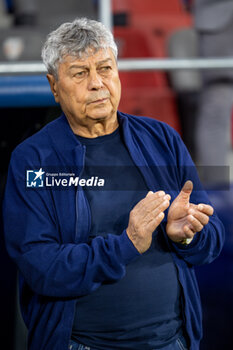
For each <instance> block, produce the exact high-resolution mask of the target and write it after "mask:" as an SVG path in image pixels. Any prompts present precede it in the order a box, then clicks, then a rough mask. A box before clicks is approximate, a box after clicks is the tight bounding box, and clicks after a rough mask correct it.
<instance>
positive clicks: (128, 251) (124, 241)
mask: <svg viewBox="0 0 233 350" xmlns="http://www.w3.org/2000/svg"><path fill="white" fill-rule="evenodd" d="M118 237H119V240H118V242H119V246H120V250H121V256H122V260H123V262H124V264H125V265H127V264H128V263H130V262H131V261H132V260H134V259H135V258H137V257H138V256H141V254H140V253H139V251H138V250H137V248H135V246H134V245H133V243H132V241H131V240H130V239H129V237H128V235H127V233H126V230H124V231H123V232H122V234H121V235H120V236H118Z"/></svg>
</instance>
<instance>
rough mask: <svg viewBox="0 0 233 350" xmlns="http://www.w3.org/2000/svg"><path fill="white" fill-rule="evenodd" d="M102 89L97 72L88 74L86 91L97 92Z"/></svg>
mask: <svg viewBox="0 0 233 350" xmlns="http://www.w3.org/2000/svg"><path fill="white" fill-rule="evenodd" d="M102 87H103V82H102V79H101V77H100V76H99V74H98V72H96V71H94V72H93V71H92V72H90V74H89V82H88V89H89V90H99V89H101V88H102Z"/></svg>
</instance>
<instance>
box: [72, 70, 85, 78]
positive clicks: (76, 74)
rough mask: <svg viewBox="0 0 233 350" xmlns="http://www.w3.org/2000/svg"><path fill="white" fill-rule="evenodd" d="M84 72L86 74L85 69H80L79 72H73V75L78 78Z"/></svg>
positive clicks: (82, 75)
mask: <svg viewBox="0 0 233 350" xmlns="http://www.w3.org/2000/svg"><path fill="white" fill-rule="evenodd" d="M85 74H86V71H85V70H82V71H80V72H77V73H75V74H74V76H75V77H78V78H82V77H84V76H85Z"/></svg>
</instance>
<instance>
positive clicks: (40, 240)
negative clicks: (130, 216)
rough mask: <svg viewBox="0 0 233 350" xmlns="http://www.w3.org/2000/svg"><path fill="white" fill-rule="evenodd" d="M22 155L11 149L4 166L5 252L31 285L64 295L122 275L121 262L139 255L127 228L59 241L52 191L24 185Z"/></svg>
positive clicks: (82, 291)
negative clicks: (86, 239)
mask: <svg viewBox="0 0 233 350" xmlns="http://www.w3.org/2000/svg"><path fill="white" fill-rule="evenodd" d="M21 158H22V157H21ZM21 158H20V157H18V155H17V154H14V153H13V155H12V158H11V162H10V166H9V172H8V179H7V185H6V189H5V196H4V204H3V217H4V233H5V242H6V247H7V250H8V253H9V255H10V257H11V258H12V259H13V260H14V261H15V263H16V264H17V266H18V269H19V270H20V272H21V273H22V275H23V277H24V278H25V280H26V282H27V284H28V285H29V286H30V288H31V289H32V290H33V291H34V292H36V293H37V294H40V295H46V296H51V297H64V298H69V297H78V296H81V295H85V294H89V293H91V292H92V291H94V290H95V289H97V288H98V287H99V286H100V285H101V284H102V283H103V282H105V281H110V282H114V281H117V280H119V279H121V278H122V277H123V276H124V275H125V267H126V265H127V264H128V263H129V262H130V261H131V260H133V259H134V258H136V257H137V256H140V253H139V252H138V251H137V249H136V248H135V247H134V245H133V244H132V242H131V241H130V239H129V238H128V236H127V233H126V232H125V231H123V232H122V233H121V234H120V235H119V236H118V235H111V234H109V235H108V236H107V238H103V237H96V238H95V239H93V240H92V242H91V243H90V244H86V243H80V244H73V243H66V244H64V243H63V242H62V240H61V238H60V228H59V227H58V224H57V220H56V217H55V213H54V212H53V206H52V197H51V193H50V191H49V190H46V189H45V190H38V191H37V190H35V189H28V188H26V185H25V178H24V176H23V172H24V173H25V166H23V165H22V159H21ZM67 220H68V218H67Z"/></svg>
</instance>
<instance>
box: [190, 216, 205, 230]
mask: <svg viewBox="0 0 233 350" xmlns="http://www.w3.org/2000/svg"><path fill="white" fill-rule="evenodd" d="M187 220H188V221H189V223H190V224H191V226H190V227H189V228H190V229H191V230H192V231H193V232H200V231H201V230H202V229H203V227H204V226H203V225H202V224H201V222H200V221H199V220H197V219H196V218H195V217H194V216H193V215H188V216H187Z"/></svg>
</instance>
